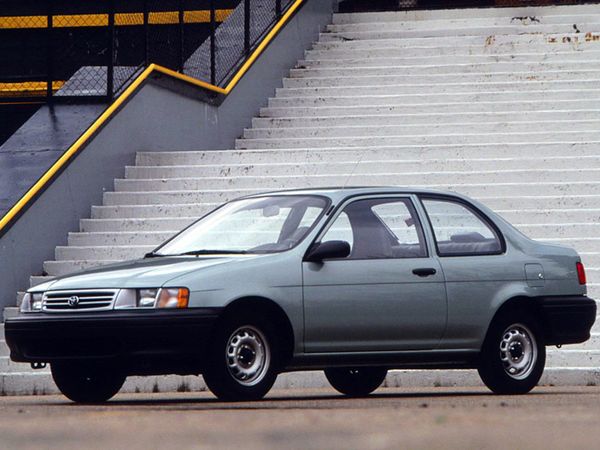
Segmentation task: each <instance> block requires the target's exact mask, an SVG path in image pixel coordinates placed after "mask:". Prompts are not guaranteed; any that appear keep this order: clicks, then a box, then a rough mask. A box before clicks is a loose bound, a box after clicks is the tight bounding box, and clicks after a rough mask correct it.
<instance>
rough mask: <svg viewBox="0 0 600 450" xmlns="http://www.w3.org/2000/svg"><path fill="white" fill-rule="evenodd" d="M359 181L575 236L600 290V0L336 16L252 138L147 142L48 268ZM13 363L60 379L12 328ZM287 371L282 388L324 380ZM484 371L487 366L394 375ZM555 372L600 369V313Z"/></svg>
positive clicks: (549, 374)
mask: <svg viewBox="0 0 600 450" xmlns="http://www.w3.org/2000/svg"><path fill="white" fill-rule="evenodd" d="M345 183H348V184H354V185H413V186H425V187H432V188H440V189H451V190H456V191H459V192H462V193H465V194H467V195H470V196H472V197H474V198H477V199H479V200H481V201H483V202H484V203H486V204H487V205H489V206H490V207H492V208H493V209H495V210H496V211H498V212H499V213H501V214H502V215H503V216H504V217H506V219H508V220H509V221H510V222H512V223H513V224H515V225H516V226H517V227H518V228H519V229H520V230H522V231H523V232H524V233H526V234H527V235H529V236H531V237H533V238H536V239H541V240H546V241H552V242H556V243H561V244H565V245H570V246H573V247H575V248H576V249H577V250H578V251H579V252H580V254H581V255H582V258H583V260H584V262H585V264H586V268H587V273H588V281H589V294H590V296H592V297H593V298H600V220H599V219H600V5H598V6H595V5H586V6H566V7H546V8H535V9H531V8H529V9H527V8H526V9H476V10H454V11H435V12H433V11H432V12H426V11H418V12H410V13H402V12H397V13H363V14H340V15H336V16H335V17H334V21H333V24H332V25H330V26H329V27H328V29H327V30H326V32H324V33H323V34H322V35H321V38H320V40H319V42H317V43H316V44H315V45H314V47H313V49H312V50H310V51H308V52H307V53H306V56H305V59H304V60H302V61H299V62H298V65H297V67H296V68H295V69H293V70H291V73H290V76H289V78H286V79H284V80H283V88H281V89H278V90H277V93H276V96H275V97H274V98H271V99H270V100H269V102H268V106H267V107H265V108H263V109H261V111H260V114H259V116H258V117H256V118H254V119H253V122H252V128H250V129H247V130H245V131H244V135H243V137H242V138H241V139H239V140H238V141H237V142H236V148H235V150H228V151H202V152H177V151H173V152H164V153H139V154H138V156H137V161H136V165H135V166H132V167H126V169H125V177H124V178H123V179H117V180H115V190H114V192H106V193H105V194H104V201H103V204H102V205H100V206H93V207H92V211H91V218H90V219H83V220H82V221H81V225H80V230H79V231H78V232H73V233H70V234H69V238H68V244H69V245H68V246H65V247H57V248H56V258H55V260H54V261H47V262H46V263H45V264H44V270H45V272H46V274H44V276H40V275H37V276H32V277H31V282H32V284H36V283H39V282H42V281H45V280H47V279H50V278H51V277H53V276H57V275H63V274H67V273H69V272H72V271H75V270H78V269H83V268H88V267H93V266H97V265H100V264H105V263H109V262H114V261H119V260H123V259H131V258H136V257H140V256H142V255H143V254H144V253H145V252H147V251H149V250H151V249H152V248H153V247H155V246H156V245H157V244H159V243H160V242H161V241H163V240H165V239H166V238H168V237H169V236H171V235H172V234H173V233H175V232H176V231H177V230H179V229H181V228H183V227H184V226H185V225H187V224H189V223H190V222H192V221H193V220H195V218H197V217H198V216H200V215H201V214H203V213H205V212H207V211H209V210H210V209H212V208H214V207H215V206H216V205H218V204H219V203H221V202H223V201H226V200H229V199H232V198H235V197H237V196H240V195H244V194H248V193H252V192H258V191H264V190H272V189H282V188H294V187H307V186H325V185H343V184H345ZM8 313H9V314H11V313H14V311H8ZM0 372H1V373H4V375H1V374H0V383H3V384H2V386H4V387H3V389H2V391H3V392H7V393H10V392H22V393H23V392H33V391H34V390H36V391H37V392H40V391H45V392H47V391H52V390H53V389H55V388H54V387H53V385H52V384H51V382H50V381H49V375H48V373H47V371H45V372H44V371H42V372H36V373H37V374H38V375H35V376H37V377H38V378H37V379H36V378H34V376H32V375H30V373H31V372H30V371H29V370H28V369H23V367H22V365H16V364H14V363H10V362H9V361H8V359H7V357H6V348H5V345H4V344H3V342H0ZM15 374H16V375H15ZM286 377H287V378H284V380H283V381H281V382H280V383H283V386H294V385H301V386H307V385H319V384H322V383H324V381H323V378H322V377H320V376H318V375H314V374H313V375H307V374H296V375H287V376H286ZM8 379H11V380H13V381H11V382H10V383H8V382H7V381H6V380H8ZM14 380H17V381H14ZM32 380H33V381H32ZM35 380H44V381H43V382H41V385H39V386H41V387H39V386H38V385H36V383H37V381H35ZM475 382H477V378H476V375H475V374H474V373H473V372H472V371H471V372H469V371H458V372H443V373H441V372H440V373H433V372H419V373H415V372H407V373H404V372H403V371H397V372H394V373H393V374H391V375H390V377H389V378H388V384H391V385H416V384H419V383H425V384H438V385H440V384H441V385H456V384H464V383H475ZM543 382H545V383H551V384H596V383H600V324H598V325H597V326H596V327H595V328H594V334H593V337H592V339H591V340H590V341H589V342H587V343H585V344H582V345H575V346H568V347H565V348H563V349H561V350H557V349H549V353H548V369H547V370H546V373H545V375H544V379H543ZM11 383H12V384H11ZM128 383H129V384H128V387H127V389H128V390H136V389H137V390H148V389H158V390H163V389H180V390H181V389H185V388H186V386H187V387H191V388H194V389H196V388H198V389H199V388H201V387H202V383H201V381H199V380H198V379H196V378H189V377H188V378H181V377H180V378H177V377H175V378H174V377H171V378H168V377H166V378H164V377H153V378H151V379H135V380H130V381H128ZM182 386H183V387H182Z"/></svg>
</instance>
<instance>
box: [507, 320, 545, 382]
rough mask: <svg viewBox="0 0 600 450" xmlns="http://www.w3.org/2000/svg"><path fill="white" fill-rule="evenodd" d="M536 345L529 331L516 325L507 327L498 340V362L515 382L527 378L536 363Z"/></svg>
mask: <svg viewBox="0 0 600 450" xmlns="http://www.w3.org/2000/svg"><path fill="white" fill-rule="evenodd" d="M537 356H538V352H537V344H536V342H535V337H534V335H533V333H532V332H531V330H529V328H527V327H526V326H525V325H523V324H520V323H517V324H514V325H511V326H510V327H508V328H507V329H506V330H505V331H504V333H503V334H502V339H501V340H500V360H501V361H502V364H503V365H504V371H505V372H506V373H507V374H508V376H510V377H511V378H514V379H515V380H522V379H524V378H527V377H528V376H529V374H531V372H532V371H533V368H534V367H535V363H536V361H537Z"/></svg>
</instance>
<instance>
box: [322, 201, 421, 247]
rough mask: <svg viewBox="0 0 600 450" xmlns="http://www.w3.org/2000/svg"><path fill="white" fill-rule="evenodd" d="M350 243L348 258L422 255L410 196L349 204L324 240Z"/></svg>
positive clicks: (418, 227)
mask: <svg viewBox="0 0 600 450" xmlns="http://www.w3.org/2000/svg"><path fill="white" fill-rule="evenodd" d="M329 240H343V241H346V242H348V243H349V244H350V246H351V252H350V256H349V257H348V258H349V259H384V258H422V257H426V256H427V249H426V246H425V239H424V238H423V231H422V227H421V224H420V222H419V219H418V217H417V214H416V212H415V209H414V207H413V205H412V202H411V201H410V199H407V198H378V199H365V200H357V201H354V202H352V203H350V204H349V205H347V206H346V207H345V208H344V210H343V211H342V213H341V214H340V215H339V216H338V217H337V218H336V220H335V221H334V223H333V224H332V225H331V227H330V228H329V229H328V230H327V232H326V233H325V235H324V236H323V237H322V239H321V241H322V242H324V241H329Z"/></svg>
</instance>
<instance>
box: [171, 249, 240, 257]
mask: <svg viewBox="0 0 600 450" xmlns="http://www.w3.org/2000/svg"><path fill="white" fill-rule="evenodd" d="M247 253H248V252H247V251H246V250H205V249H204V250H191V251H189V252H184V253H180V254H178V255H169V256H188V255H191V256H200V255H246V254H247Z"/></svg>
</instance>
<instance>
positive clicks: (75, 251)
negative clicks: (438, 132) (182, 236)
mask: <svg viewBox="0 0 600 450" xmlns="http://www.w3.org/2000/svg"><path fill="white" fill-rule="evenodd" d="M154 248H155V246H154V245H127V246H116V245H110V246H108V245H107V246H86V247H83V246H80V247H74V246H68V247H61V246H58V247H56V250H55V252H56V256H55V259H56V260H57V261H69V260H84V259H90V260H91V259H95V260H98V261H103V260H109V261H114V260H129V259H140V258H143V257H144V255H145V254H146V253H148V252H151V251H152V250H154Z"/></svg>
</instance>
